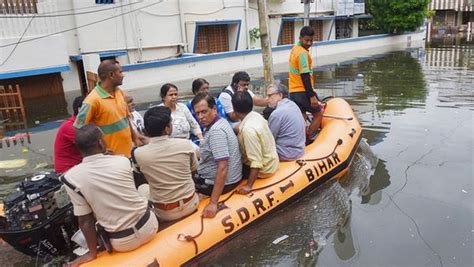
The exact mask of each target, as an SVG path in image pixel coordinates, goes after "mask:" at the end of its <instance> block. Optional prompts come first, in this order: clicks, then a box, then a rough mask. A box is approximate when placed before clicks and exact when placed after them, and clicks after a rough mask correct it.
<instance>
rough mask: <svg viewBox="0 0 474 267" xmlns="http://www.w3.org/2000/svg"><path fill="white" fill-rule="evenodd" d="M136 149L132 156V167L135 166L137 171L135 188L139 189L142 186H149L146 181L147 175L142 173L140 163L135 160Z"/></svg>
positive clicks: (133, 150) (135, 172)
mask: <svg viewBox="0 0 474 267" xmlns="http://www.w3.org/2000/svg"><path fill="white" fill-rule="evenodd" d="M135 149H137V148H136V147H135V148H133V149H132V156H131V158H130V160H131V161H132V167H133V166H134V167H135V169H134V170H133V181H134V182H135V188H137V189H138V187H139V186H140V185H142V184H148V182H147V180H146V179H145V175H143V173H142V172H141V171H140V166H138V162H137V160H136V159H135Z"/></svg>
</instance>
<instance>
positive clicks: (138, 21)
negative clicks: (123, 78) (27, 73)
mask: <svg viewBox="0 0 474 267" xmlns="http://www.w3.org/2000/svg"><path fill="white" fill-rule="evenodd" d="M267 3H268V10H269V15H270V19H269V25H270V33H271V43H272V45H273V46H276V45H277V42H278V37H279V32H280V27H281V22H282V16H300V17H301V16H302V15H303V9H304V6H303V4H302V3H301V1H300V0H268V1H267ZM151 4H154V5H153V6H150V7H147V8H145V9H142V10H138V9H140V8H143V7H145V6H147V5H151ZM122 5H123V7H120V6H122ZM61 10H62V11H63V12H61V13H58V11H61ZM334 10H335V1H334V0H315V1H314V3H313V4H312V5H311V16H313V17H314V16H319V15H330V14H332V13H333V12H334ZM99 11H100V12H99ZM131 11H135V12H131ZM45 12H46V13H49V14H62V15H66V16H60V17H51V18H35V19H34V20H33V21H32V23H31V25H30V27H29V29H28V31H27V32H26V34H25V36H24V40H27V39H29V38H35V37H41V36H45V35H48V34H51V35H52V34H54V33H58V32H62V33H59V34H57V35H52V36H51V37H47V38H43V39H40V40H36V41H33V42H31V43H24V44H20V45H19V46H18V48H17V50H16V51H15V53H14V54H13V55H12V57H11V58H10V60H9V62H8V64H5V65H4V66H2V67H0V72H10V71H21V70H26V69H33V68H46V67H50V66H57V65H67V64H69V66H70V68H71V70H70V71H68V72H67V73H62V77H63V78H64V89H65V91H71V90H79V86H80V85H79V74H78V72H77V68H76V64H77V63H76V62H72V61H71V60H70V59H69V56H78V55H81V54H82V55H84V54H98V53H100V52H104V51H114V50H126V51H127V55H126V56H121V57H118V60H119V61H120V62H121V63H122V64H124V65H125V64H136V63H139V62H148V61H155V60H161V59H167V58H171V57H175V56H177V55H178V53H179V52H183V51H184V52H191V53H192V52H193V50H194V41H195V40H194V39H195V31H196V22H213V21H222V20H233V21H235V20H239V21H240V30H239V33H238V34H234V35H232V36H230V37H229V44H230V50H233V49H234V48H235V42H236V38H237V35H238V36H239V40H238V46H237V50H245V49H248V48H259V47H260V40H257V41H256V42H254V43H251V44H250V47H249V41H248V39H249V37H248V35H249V34H248V31H249V30H250V29H252V28H259V23H258V11H257V1H256V0H165V1H162V2H159V1H157V0H115V4H95V0H38V15H39V16H41V14H44V13H45ZM128 12H131V13H129V14H125V15H122V14H124V13H128ZM71 13H76V14H75V15H71ZM68 14H69V15H68ZM108 18H110V19H108ZM102 20H105V21H102ZM27 24H28V19H24V18H14V19H13V18H12V19H0V46H1V44H7V43H13V42H15V41H17V40H18V38H19V37H20V36H21V34H22V33H23V30H24V28H25V27H26V25H27ZM89 24H90V25H89ZM302 25H303V23H302V21H297V22H296V23H295V40H297V39H298V33H299V31H300V29H301V27H302ZM331 26H332V21H331V20H325V21H323V37H324V40H333V39H335V28H334V27H333V29H332V30H330V29H331ZM236 27H237V26H236V25H233V26H230V29H231V31H234V32H235V31H237V29H238V28H236ZM10 49H11V47H5V48H0V60H2V59H5V57H6V55H8V54H9V52H10V51H11V50H10ZM183 49H184V50H183ZM0 62H1V61H0ZM138 72H139V71H137V73H138ZM180 73H182V72H180ZM196 75H197V74H196ZM170 78H173V77H172V76H171V77H170ZM145 80H146V79H145ZM134 82H135V81H134ZM137 82H138V81H137Z"/></svg>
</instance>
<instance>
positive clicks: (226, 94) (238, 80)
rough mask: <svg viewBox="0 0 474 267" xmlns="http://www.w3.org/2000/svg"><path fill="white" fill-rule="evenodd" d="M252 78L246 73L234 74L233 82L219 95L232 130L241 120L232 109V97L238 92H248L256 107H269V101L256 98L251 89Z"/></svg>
mask: <svg viewBox="0 0 474 267" xmlns="http://www.w3.org/2000/svg"><path fill="white" fill-rule="evenodd" d="M249 85H250V76H249V74H248V73H247V72H245V71H239V72H236V73H235V74H234V76H233V77H232V82H231V84H230V85H228V86H227V87H226V88H224V89H223V90H222V92H221V94H220V95H219V101H220V102H221V104H222V107H223V108H224V112H225V113H226V115H227V120H228V121H229V123H230V125H231V126H232V128H235V127H236V126H237V125H238V124H239V123H240V120H239V118H238V117H237V115H236V114H235V113H234V108H233V107H232V96H233V95H234V94H235V92H237V91H244V92H248V93H249V94H250V96H251V97H252V100H253V104H254V105H255V106H260V107H266V106H267V99H265V98H263V97H260V96H256V95H255V94H254V93H253V92H252V91H251V90H250V89H249Z"/></svg>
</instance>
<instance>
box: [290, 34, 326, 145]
mask: <svg viewBox="0 0 474 267" xmlns="http://www.w3.org/2000/svg"><path fill="white" fill-rule="evenodd" d="M313 36H314V30H313V28H312V27H310V26H304V27H303V28H302V29H301V31H300V38H299V42H298V43H297V44H296V45H295V46H294V47H293V48H292V49H291V52H290V58H289V64H290V72H289V79H288V84H289V91H290V99H291V100H293V101H294V102H295V103H296V104H297V105H298V107H299V108H300V110H301V113H302V114H303V117H304V119H307V115H306V112H309V113H311V114H312V115H313V120H312V121H311V124H310V125H309V127H308V130H307V132H306V142H307V143H310V142H311V140H312V138H313V137H314V135H315V134H316V132H317V130H318V129H319V126H320V125H321V119H322V118H323V114H322V107H321V105H320V103H319V101H318V96H317V94H316V92H315V91H314V90H313V86H314V79H313V66H312V63H313V60H312V59H311V54H310V53H309V48H310V47H311V46H312V45H313Z"/></svg>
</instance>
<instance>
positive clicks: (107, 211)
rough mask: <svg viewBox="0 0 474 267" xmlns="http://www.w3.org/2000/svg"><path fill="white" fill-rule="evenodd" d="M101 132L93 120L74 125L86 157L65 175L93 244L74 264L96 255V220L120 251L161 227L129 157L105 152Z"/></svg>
mask: <svg viewBox="0 0 474 267" xmlns="http://www.w3.org/2000/svg"><path fill="white" fill-rule="evenodd" d="M103 136H104V134H103V133H102V131H101V130H100V129H99V128H98V127H97V126H94V125H86V126H83V127H82V128H80V129H77V130H76V137H75V143H76V146H77V148H78V149H79V151H80V152H81V153H82V155H83V156H84V158H83V160H82V163H80V164H78V165H76V166H75V167H72V168H71V169H70V170H69V171H68V172H67V173H66V175H65V176H64V177H63V179H62V180H63V181H65V184H66V185H67V186H66V190H67V193H68V195H69V197H70V199H71V202H72V204H73V207H74V215H76V216H77V217H78V221H79V228H80V229H81V230H82V232H83V234H84V237H85V239H86V242H87V246H88V248H89V252H88V253H87V254H85V255H84V256H81V257H79V258H77V259H76V260H75V261H73V262H72V265H73V266H77V265H79V264H82V263H85V262H88V261H91V260H93V259H95V258H96V256H97V238H96V236H97V232H96V228H95V224H96V222H97V223H99V224H100V225H101V226H102V227H103V228H104V229H105V231H107V232H108V236H109V238H110V243H111V245H112V248H113V249H114V250H116V251H130V250H133V249H136V248H138V247H139V246H141V245H142V244H145V243H147V242H148V241H150V240H151V239H152V238H153V237H154V236H155V234H156V231H157V230H158V220H157V218H156V216H155V214H154V213H153V212H151V211H150V210H149V209H148V201H147V199H146V198H145V197H143V196H141V195H140V194H139V193H138V191H137V189H136V188H135V184H134V181H133V175H132V168H131V166H130V161H129V159H128V158H126V157H124V156H122V155H104V152H105V151H106V145H105V140H104V138H103Z"/></svg>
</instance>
